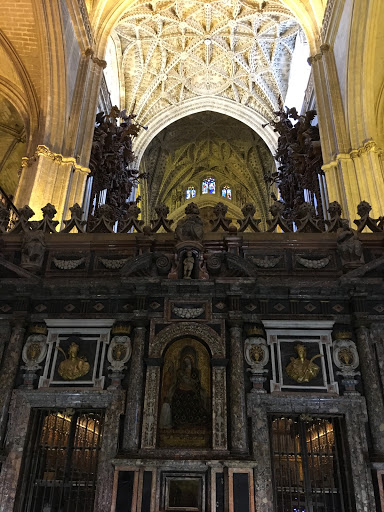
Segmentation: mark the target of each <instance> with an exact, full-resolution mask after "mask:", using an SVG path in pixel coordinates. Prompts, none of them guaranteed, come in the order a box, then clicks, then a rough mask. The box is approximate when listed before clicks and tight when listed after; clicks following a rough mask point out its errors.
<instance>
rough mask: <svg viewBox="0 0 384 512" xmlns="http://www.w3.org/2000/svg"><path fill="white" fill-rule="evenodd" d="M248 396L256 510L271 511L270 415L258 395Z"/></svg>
mask: <svg viewBox="0 0 384 512" xmlns="http://www.w3.org/2000/svg"><path fill="white" fill-rule="evenodd" d="M248 396H249V402H248V406H249V412H250V416H251V417H252V446H253V448H252V451H253V458H254V482H255V510H257V512H270V511H271V510H273V486H272V465H271V451H270V450H271V449H270V439H269V426H268V417H267V412H266V410H265V405H264V404H263V403H261V402H259V400H258V398H257V396H256V395H255V394H254V395H253V396H252V395H251V394H250V395H248Z"/></svg>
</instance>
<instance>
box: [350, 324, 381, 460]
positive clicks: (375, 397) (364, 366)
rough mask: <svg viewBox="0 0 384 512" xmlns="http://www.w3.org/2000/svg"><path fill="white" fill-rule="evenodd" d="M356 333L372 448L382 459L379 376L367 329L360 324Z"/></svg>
mask: <svg viewBox="0 0 384 512" xmlns="http://www.w3.org/2000/svg"><path fill="white" fill-rule="evenodd" d="M356 334H357V349H358V352H359V356H360V368H361V375H362V378H363V382H364V394H365V398H366V400H367V409H368V417H369V424H370V427H371V434H372V444H373V450H374V453H375V456H376V457H379V458H380V459H382V458H383V457H384V403H383V396H382V393H381V389H380V377H379V374H378V370H377V364H376V361H375V356H374V352H373V349H372V345H371V340H370V332H369V329H368V328H367V327H366V326H363V325H362V326H360V327H358V328H357V330H356Z"/></svg>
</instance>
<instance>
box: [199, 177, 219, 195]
mask: <svg viewBox="0 0 384 512" xmlns="http://www.w3.org/2000/svg"><path fill="white" fill-rule="evenodd" d="M215 191H216V182H215V179H214V178H205V180H203V183H202V193H203V194H214V193H215Z"/></svg>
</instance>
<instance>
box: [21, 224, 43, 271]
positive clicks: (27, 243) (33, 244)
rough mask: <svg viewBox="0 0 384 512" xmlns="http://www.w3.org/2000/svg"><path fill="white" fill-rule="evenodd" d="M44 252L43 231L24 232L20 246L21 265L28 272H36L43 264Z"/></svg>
mask: <svg viewBox="0 0 384 512" xmlns="http://www.w3.org/2000/svg"><path fill="white" fill-rule="evenodd" d="M44 253H45V240H44V232H43V231H39V230H37V231H27V232H25V233H24V235H23V242H22V246H21V266H22V267H23V268H25V269H26V270H29V271H30V272H37V271H38V270H40V269H41V267H42V265H43V260H44Z"/></svg>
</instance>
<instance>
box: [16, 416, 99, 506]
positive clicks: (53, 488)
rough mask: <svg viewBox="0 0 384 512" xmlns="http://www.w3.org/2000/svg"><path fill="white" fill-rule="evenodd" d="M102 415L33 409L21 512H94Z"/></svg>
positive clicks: (22, 487) (25, 463)
mask: <svg viewBox="0 0 384 512" xmlns="http://www.w3.org/2000/svg"><path fill="white" fill-rule="evenodd" d="M103 419H104V413H103V411H100V410H92V411H85V410H74V409H71V410H64V411H57V410H47V409H34V410H33V411H32V417H31V422H30V429H29V436H28V441H27V450H26V455H25V459H24V471H23V481H22V482H21V485H20V489H19V496H20V503H21V504H22V505H21V508H19V510H20V511H22V512H91V511H92V510H93V504H94V498H95V490H96V476H97V460H98V452H99V450H100V445H101V438H102V425H103Z"/></svg>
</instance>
